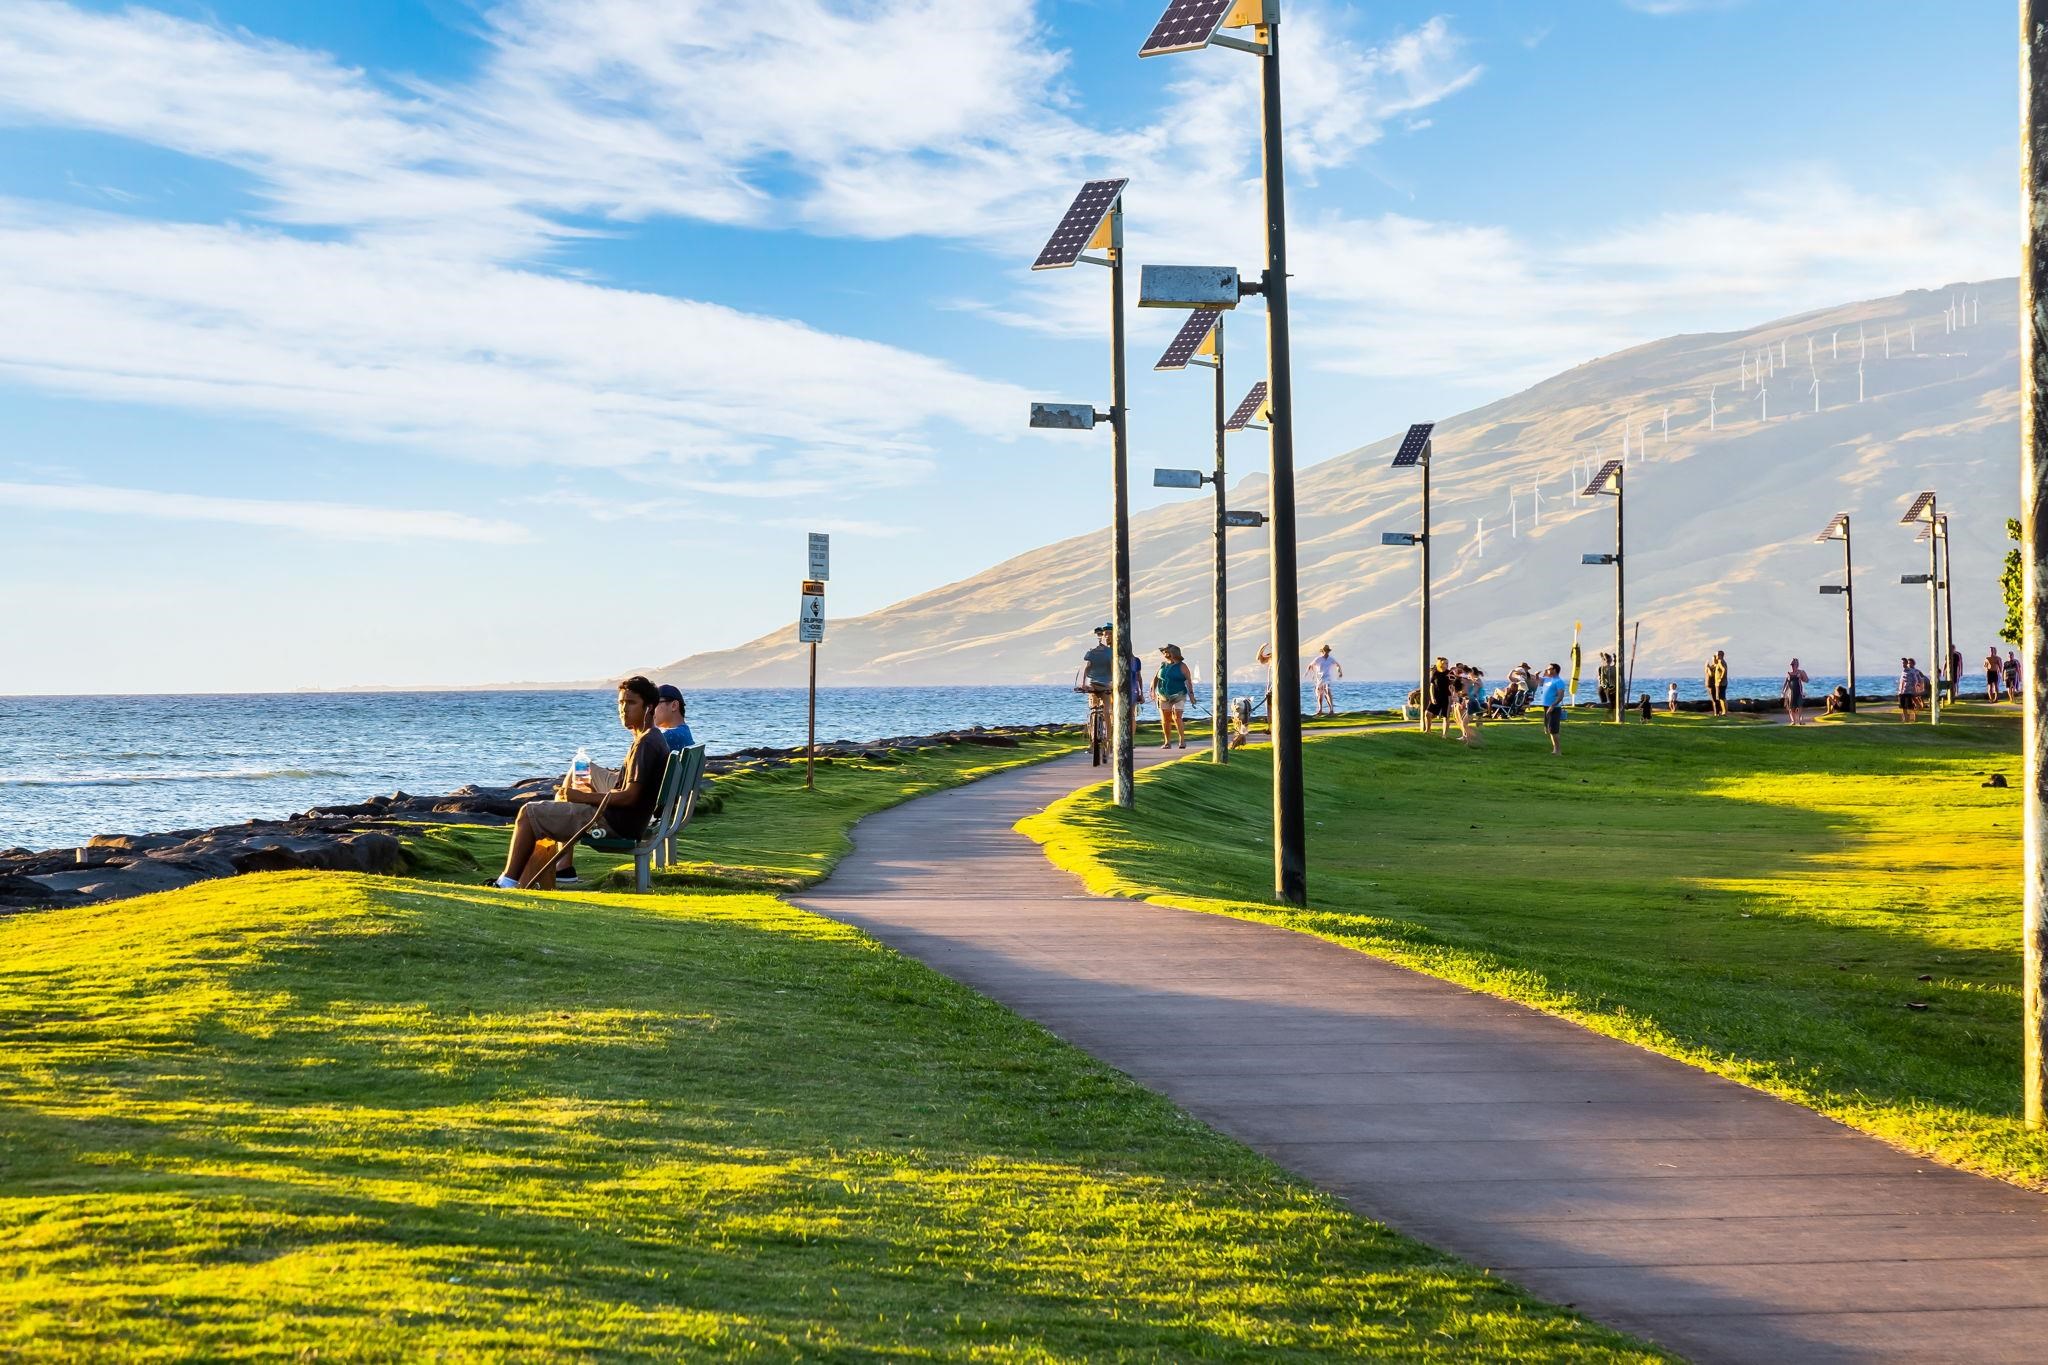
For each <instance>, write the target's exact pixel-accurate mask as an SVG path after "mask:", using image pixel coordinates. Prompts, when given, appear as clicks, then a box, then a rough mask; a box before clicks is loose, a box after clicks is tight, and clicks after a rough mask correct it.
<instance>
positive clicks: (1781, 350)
mask: <svg viewBox="0 0 2048 1365" xmlns="http://www.w3.org/2000/svg"><path fill="white" fill-rule="evenodd" d="M1791 344H1792V339H1791V338H1790V337H1779V338H1778V363H1779V364H1780V365H1786V366H1789V365H1790V364H1791V363H1792V362H1791V361H1789V360H1787V359H1786V358H1785V348H1786V347H1787V346H1789V345H1791Z"/></svg>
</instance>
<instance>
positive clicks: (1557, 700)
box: [1529, 664, 1569, 758]
mask: <svg viewBox="0 0 2048 1365" xmlns="http://www.w3.org/2000/svg"><path fill="white" fill-rule="evenodd" d="M1568 690H1569V689H1567V688H1566V686H1565V682H1564V670H1563V669H1562V668H1560V667H1558V666H1557V665H1556V664H1552V665H1551V666H1550V667H1548V668H1546V669H1544V670H1543V676H1542V677H1540V678H1538V679H1537V680H1536V690H1535V691H1534V692H1531V693H1530V694H1529V703H1530V705H1532V706H1536V707H1539V708H1540V709H1541V710H1542V712H1543V733H1544V734H1546V735H1548V736H1549V737H1550V756H1551V757H1552V758H1557V757H1560V756H1562V754H1563V752H1564V751H1563V750H1562V749H1561V748H1559V747H1558V738H1559V735H1560V733H1561V732H1562V730H1563V729H1564V699H1565V694H1566V693H1567V691H1568Z"/></svg>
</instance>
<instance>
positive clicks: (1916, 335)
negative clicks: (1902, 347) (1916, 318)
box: [1906, 322, 1920, 355]
mask: <svg viewBox="0 0 2048 1365" xmlns="http://www.w3.org/2000/svg"><path fill="white" fill-rule="evenodd" d="M1906 345H1907V346H1908V347H1909V348H1910V349H1911V351H1912V354H1914V355H1919V354H1920V324H1919V323H1917V322H1909V323H1907V324H1906Z"/></svg>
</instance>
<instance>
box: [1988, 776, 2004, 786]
mask: <svg viewBox="0 0 2048 1365" xmlns="http://www.w3.org/2000/svg"><path fill="white" fill-rule="evenodd" d="M1984 785H1985V786H1987V787H2003V786H2005V785H2006V781H2005V774H2004V773H1993V774H1991V776H1990V778H1989V779H1988V780H1987V781H1986V782H1985V783H1984Z"/></svg>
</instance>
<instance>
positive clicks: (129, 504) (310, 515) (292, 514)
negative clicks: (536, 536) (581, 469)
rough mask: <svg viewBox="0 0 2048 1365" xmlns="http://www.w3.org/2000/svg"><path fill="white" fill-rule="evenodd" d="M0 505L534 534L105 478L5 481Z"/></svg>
mask: <svg viewBox="0 0 2048 1365" xmlns="http://www.w3.org/2000/svg"><path fill="white" fill-rule="evenodd" d="M0 504H4V505H7V506H10V507H29V508H35V509H37V510H40V511H46V512H87V513H91V514H93V515H96V516H109V517H127V518H134V519H139V520H147V521H208V522H225V523H228V524H231V525H237V526H261V527H268V528H270V529H273V530H281V531H292V532H296V533H298V534H301V535H310V536H319V537H322V538H324V539H330V540H446V541H465V542H474V543H480V544H488V545H516V544H520V543H522V542H525V541H528V540H531V539H532V538H533V536H532V533H531V532H529V531H528V530H527V529H526V528H525V527H524V526H521V525H519V524H518V523H517V522H511V521H492V520H486V519H484V518H481V517H472V516H469V515H467V514H465V513H461V512H438V511H422V510H415V509H409V508H399V507H369V506H363V505H359V504H355V503H342V502H296V501H289V500H285V501H275V500H270V499H263V498H218V497H204V496H200V495H198V494H193V493H166V492H159V491H155V490H152V489H145V488H111V487H108V486H106V485H104V484H55V483H0Z"/></svg>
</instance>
